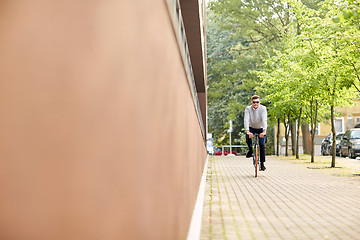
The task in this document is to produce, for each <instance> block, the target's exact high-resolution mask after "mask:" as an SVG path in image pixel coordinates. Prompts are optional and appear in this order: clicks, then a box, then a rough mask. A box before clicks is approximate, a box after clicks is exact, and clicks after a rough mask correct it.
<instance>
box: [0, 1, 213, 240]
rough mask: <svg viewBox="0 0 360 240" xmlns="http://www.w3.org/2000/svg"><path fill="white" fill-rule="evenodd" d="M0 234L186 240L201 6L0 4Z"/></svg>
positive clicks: (192, 191)
mask: <svg viewBox="0 0 360 240" xmlns="http://www.w3.org/2000/svg"><path fill="white" fill-rule="evenodd" d="M0 10H1V14H0V18H1V21H0V23H1V24H0V51H1V57H0V86H1V87H0V98H1V100H0V132H1V134H0V166H1V167H0V195H1V197H0V212H1V214H0V239H27V240H31V239H36V240H42V239H44V240H45V239H77V240H79V239H86V240H90V239H103V240H104V239H185V238H186V236H187V232H188V229H189V224H190V220H191V216H192V212H193V208H194V205H195V201H196V196H197V193H198V188H199V184H200V180H201V175H202V171H203V168H204V164H205V161H206V157H207V153H206V143H205V138H206V137H205V136H206V132H205V126H206V122H205V117H206V57H205V53H206V50H205V32H204V31H205V24H204V23H205V20H204V19H205V3H204V2H203V1H199V0H180V1H175V0H154V1H143V0H140V1H130V0H123V1H112V0H102V1H85V0H75V1H63V0H52V1H32V0H30V1H2V2H1V3H0Z"/></svg>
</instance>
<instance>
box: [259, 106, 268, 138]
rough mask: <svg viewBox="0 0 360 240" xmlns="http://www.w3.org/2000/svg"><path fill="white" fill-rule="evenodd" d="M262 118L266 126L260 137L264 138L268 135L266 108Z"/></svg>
mask: <svg viewBox="0 0 360 240" xmlns="http://www.w3.org/2000/svg"><path fill="white" fill-rule="evenodd" d="M261 117H262V121H263V124H264V125H263V132H262V133H261V134H260V137H261V138H263V137H264V135H266V129H267V110H266V107H265V106H264V111H263V113H262V116H261Z"/></svg>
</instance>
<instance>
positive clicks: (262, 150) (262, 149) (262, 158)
mask: <svg viewBox="0 0 360 240" xmlns="http://www.w3.org/2000/svg"><path fill="white" fill-rule="evenodd" d="M249 131H250V132H251V133H253V134H254V133H257V134H259V135H260V133H262V132H263V129H262V128H259V129H257V128H251V127H250V128H249ZM265 138H266V136H264V137H263V138H260V136H259V142H260V162H265ZM246 143H247V145H248V147H249V150H250V149H251V150H250V151H252V139H251V138H249V135H247V134H246Z"/></svg>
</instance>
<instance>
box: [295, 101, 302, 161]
mask: <svg viewBox="0 0 360 240" xmlns="http://www.w3.org/2000/svg"><path fill="white" fill-rule="evenodd" d="M301 114H302V106H301V107H300V113H299V116H298V122H297V130H296V159H300V157H299V139H300V137H299V136H300V124H301Z"/></svg>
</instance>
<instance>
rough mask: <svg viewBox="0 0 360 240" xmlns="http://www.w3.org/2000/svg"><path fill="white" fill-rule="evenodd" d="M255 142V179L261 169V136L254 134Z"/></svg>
mask: <svg viewBox="0 0 360 240" xmlns="http://www.w3.org/2000/svg"><path fill="white" fill-rule="evenodd" d="M253 139H255V141H253V149H254V150H253V165H254V167H255V177H257V176H258V167H259V168H260V154H259V134H257V133H254V137H253Z"/></svg>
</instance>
